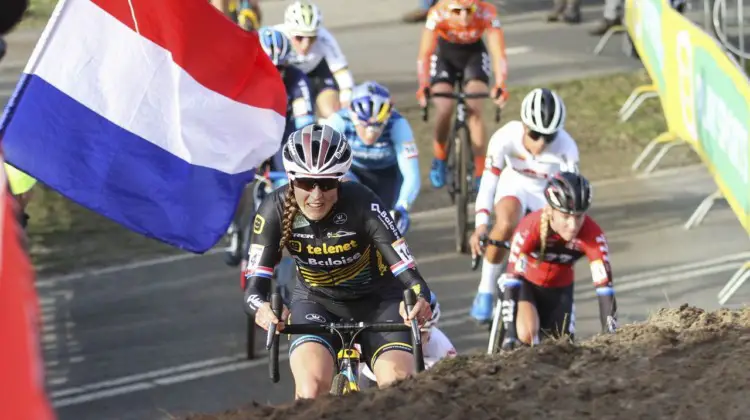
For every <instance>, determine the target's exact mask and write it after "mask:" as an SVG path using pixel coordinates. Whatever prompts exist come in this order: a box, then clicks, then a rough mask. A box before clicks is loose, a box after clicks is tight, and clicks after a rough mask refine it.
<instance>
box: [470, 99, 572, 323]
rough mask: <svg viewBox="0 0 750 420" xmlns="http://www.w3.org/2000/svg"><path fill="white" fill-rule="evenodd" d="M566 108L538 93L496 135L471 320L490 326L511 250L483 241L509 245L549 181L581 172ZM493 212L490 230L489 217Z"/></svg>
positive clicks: (482, 199) (475, 244) (479, 219)
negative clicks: (497, 289) (483, 244)
mask: <svg viewBox="0 0 750 420" xmlns="http://www.w3.org/2000/svg"><path fill="white" fill-rule="evenodd" d="M564 123H565V104H564V103H563V101H562V99H561V98H560V97H559V96H558V95H557V94H556V93H555V92H553V91H551V90H549V89H546V88H538V89H534V90H532V91H531V92H529V93H528V94H527V95H526V97H525V98H524V100H523V102H522V103H521V121H518V120H515V121H510V122H508V123H507V124H505V125H504V126H502V127H501V128H500V129H499V130H497V131H496V132H495V134H493V135H492V138H490V144H489V146H488V148H487V161H486V162H485V169H484V173H483V174H482V179H481V183H480V186H479V192H478V193H477V200H476V205H475V208H476V218H475V231H474V234H473V235H472V237H471V240H470V244H471V249H472V254H473V255H481V254H484V261H483V264H482V275H481V281H480V284H479V288H478V291H477V295H476V298H475V299H474V304H473V306H472V308H471V312H470V314H471V316H472V317H473V318H474V319H476V320H477V321H479V322H480V323H486V322H490V321H491V318H492V306H493V303H494V302H495V297H494V293H495V282H496V280H497V278H498V277H499V276H500V274H501V273H502V272H503V271H504V267H503V265H504V264H503V261H504V260H505V257H506V253H507V250H506V249H505V248H499V247H494V246H490V247H488V248H487V250H486V252H485V250H483V249H481V247H480V244H479V238H480V237H481V236H482V235H488V236H489V238H491V239H494V240H498V241H508V240H510V239H511V236H512V235H513V231H514V230H515V227H516V225H517V224H518V222H519V221H520V220H521V218H522V217H523V216H524V215H525V214H527V213H530V212H533V211H536V210H538V209H540V208H542V207H544V205H545V204H546V201H545V198H544V187H545V185H546V184H547V179H548V178H549V177H550V176H552V175H554V174H555V173H557V172H559V171H563V170H565V171H571V172H577V171H578V146H577V144H576V142H575V140H573V138H572V137H571V136H570V135H569V134H568V132H567V131H565V129H564V128H563V125H564ZM493 212H494V213H495V220H494V226H492V229H490V226H489V225H490V220H491V219H490V215H491V214H492V213H493Z"/></svg>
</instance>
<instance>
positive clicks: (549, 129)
mask: <svg viewBox="0 0 750 420" xmlns="http://www.w3.org/2000/svg"><path fill="white" fill-rule="evenodd" d="M521 121H523V123H524V124H525V125H526V126H527V127H529V129H531V130H533V131H536V132H537V133H540V134H554V133H556V132H557V130H559V129H561V128H562V126H563V125H564V124H565V104H564V103H563V101H562V99H560V97H559V96H557V94H556V93H555V92H553V91H551V90H549V89H547V88H537V89H534V90H532V91H531V92H529V94H528V95H526V97H525V98H523V102H522V103H521Z"/></svg>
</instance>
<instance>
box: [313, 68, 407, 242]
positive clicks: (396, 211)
mask: <svg viewBox="0 0 750 420" xmlns="http://www.w3.org/2000/svg"><path fill="white" fill-rule="evenodd" d="M323 123H324V124H326V125H328V126H330V127H333V128H334V129H335V130H337V131H338V132H340V133H343V134H344V136H345V137H346V139H347V140H348V141H349V144H350V146H351V148H352V154H353V161H352V167H351V170H350V172H349V173H348V174H347V176H346V178H348V179H350V180H354V181H358V182H361V183H362V184H364V185H366V186H367V187H369V188H370V189H371V190H372V191H374V192H375V194H377V195H378V196H379V197H380V199H381V200H382V201H383V203H385V205H387V206H390V208H391V209H392V214H393V216H394V219H395V220H396V221H397V226H398V230H399V231H400V232H401V234H404V233H406V231H407V230H408V229H409V210H410V209H411V206H412V203H414V200H415V199H416V198H417V195H418V194H419V188H420V177H419V161H418V159H417V157H418V151H417V145H416V143H414V135H413V134H412V131H411V126H410V125H409V122H408V121H407V120H406V118H404V117H403V116H402V115H401V114H399V113H398V111H396V110H394V109H393V104H392V102H391V95H390V92H388V89H386V88H385V87H384V86H382V85H380V84H378V83H376V82H372V81H368V82H364V83H362V84H361V85H359V86H356V87H355V88H354V90H353V91H352V100H351V103H350V106H349V108H348V109H341V110H339V111H338V112H336V113H335V114H333V115H331V116H330V117H329V118H328V119H326V120H325V121H324V122H323Z"/></svg>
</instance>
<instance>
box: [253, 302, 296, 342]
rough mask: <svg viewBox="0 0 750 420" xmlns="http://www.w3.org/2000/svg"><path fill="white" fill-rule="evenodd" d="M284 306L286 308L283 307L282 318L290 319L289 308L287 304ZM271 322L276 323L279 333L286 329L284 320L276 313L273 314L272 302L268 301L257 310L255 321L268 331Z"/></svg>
mask: <svg viewBox="0 0 750 420" xmlns="http://www.w3.org/2000/svg"><path fill="white" fill-rule="evenodd" d="M283 308H284V309H282V311H281V319H288V318H289V309H288V308H287V307H286V305H284V306H283ZM271 322H273V323H274V324H276V331H277V334H278V331H281V330H283V329H284V321H280V320H279V319H277V318H276V315H274V314H273V310H272V309H271V302H266V303H264V304H263V306H261V307H260V308H259V309H258V311H257V312H255V323H256V324H258V326H259V327H261V328H263V329H264V330H266V331H268V324H270V323H271Z"/></svg>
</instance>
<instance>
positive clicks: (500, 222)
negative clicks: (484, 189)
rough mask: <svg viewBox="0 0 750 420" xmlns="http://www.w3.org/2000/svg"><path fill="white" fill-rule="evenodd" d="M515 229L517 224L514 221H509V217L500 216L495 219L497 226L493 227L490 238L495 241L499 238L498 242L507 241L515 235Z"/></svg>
mask: <svg viewBox="0 0 750 420" xmlns="http://www.w3.org/2000/svg"><path fill="white" fill-rule="evenodd" d="M515 228H516V224H515V221H514V220H509V219H508V218H507V217H502V215H498V217H496V218H495V224H494V225H492V231H491V232H490V236H491V237H492V238H493V239H494V238H497V240H502V241H507V240H508V239H510V237H511V236H512V235H513V231H514V230H515Z"/></svg>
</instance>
